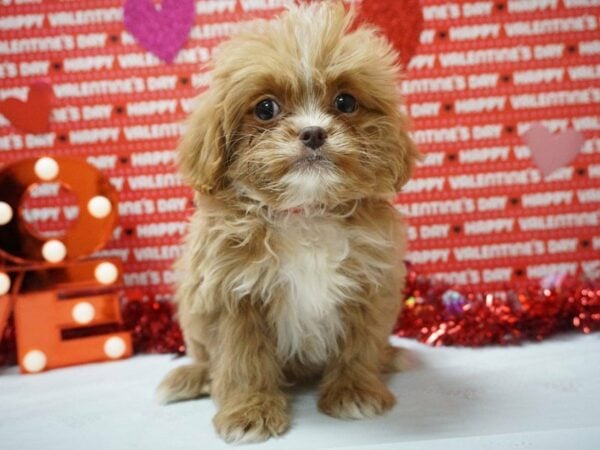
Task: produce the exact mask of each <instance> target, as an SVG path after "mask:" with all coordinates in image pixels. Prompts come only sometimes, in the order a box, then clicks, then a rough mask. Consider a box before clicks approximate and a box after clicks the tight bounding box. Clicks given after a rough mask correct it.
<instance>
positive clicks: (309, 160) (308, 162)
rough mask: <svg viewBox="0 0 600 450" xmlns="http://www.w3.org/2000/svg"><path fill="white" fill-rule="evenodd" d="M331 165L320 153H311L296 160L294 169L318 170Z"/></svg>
mask: <svg viewBox="0 0 600 450" xmlns="http://www.w3.org/2000/svg"><path fill="white" fill-rule="evenodd" d="M330 164H331V160H330V159H329V158H327V157H325V156H324V155H323V154H321V153H311V154H309V155H305V156H302V157H300V158H298V159H297V160H296V161H295V163H294V167H296V168H305V169H306V168H319V167H327V166H329V165H330Z"/></svg>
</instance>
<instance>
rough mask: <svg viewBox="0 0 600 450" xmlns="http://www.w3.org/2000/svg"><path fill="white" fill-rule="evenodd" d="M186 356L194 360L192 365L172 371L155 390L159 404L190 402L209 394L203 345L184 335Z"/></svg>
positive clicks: (208, 376) (207, 358)
mask: <svg viewBox="0 0 600 450" xmlns="http://www.w3.org/2000/svg"><path fill="white" fill-rule="evenodd" d="M185 342H186V349H187V354H188V356H191V357H192V358H193V359H194V362H193V363H192V364H188V365H185V366H180V367H177V368H175V369H173V370H172V371H171V372H169V374H167V376H166V377H165V378H164V379H163V381H162V382H161V383H160V385H159V386H158V388H157V389H156V400H157V401H158V402H159V403H163V404H166V403H173V402H178V401H181V400H191V399H194V398H198V397H202V396H204V395H209V394H210V365H209V356H208V352H207V351H206V348H205V346H204V345H203V344H201V343H199V342H197V341H195V340H194V339H192V338H191V337H190V336H188V335H187V334H185Z"/></svg>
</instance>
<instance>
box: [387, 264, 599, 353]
mask: <svg viewBox="0 0 600 450" xmlns="http://www.w3.org/2000/svg"><path fill="white" fill-rule="evenodd" d="M568 330H578V331H581V332H583V333H591V332H592V331H598V330H600V283H599V280H596V281H592V280H584V279H580V278H575V277H561V276H554V277H550V278H549V279H545V280H542V282H534V281H530V282H527V283H526V284H524V285H522V287H519V288H516V289H511V288H507V289H506V290H504V291H501V292H496V293H482V292H478V291H476V290H474V289H470V290H469V289H467V290H464V291H459V290H458V289H453V288H452V287H451V286H449V285H447V284H445V283H443V282H439V281H435V280H434V279H432V278H428V277H424V276H422V275H419V274H417V273H416V272H414V271H413V270H409V274H408V277H407V286H406V290H405V300H404V308H403V310H402V313H401V314H400V317H399V318H398V322H397V325H396V334H397V335H398V336H401V337H409V338H414V339H418V340H419V341H421V342H425V343H427V344H430V345H460V346H471V347H478V346H482V345H488V344H502V345H506V344H516V343H519V342H521V341H523V340H537V341H540V340H542V339H544V338H546V337H547V336H549V335H551V334H554V333H558V332H561V331H568Z"/></svg>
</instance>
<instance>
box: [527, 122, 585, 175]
mask: <svg viewBox="0 0 600 450" xmlns="http://www.w3.org/2000/svg"><path fill="white" fill-rule="evenodd" d="M523 141H525V143H526V144H527V146H528V147H529V148H530V149H531V159H533V162H534V163H535V165H536V166H537V167H538V169H539V170H540V172H542V175H544V176H545V177H547V176H548V175H550V174H551V173H552V172H554V171H555V170H558V169H560V168H561V167H564V166H567V165H569V164H570V163H571V162H573V160H575V158H577V155H578V154H579V150H581V147H583V144H584V142H585V138H584V137H583V135H582V134H581V133H580V132H579V131H575V130H567V131H562V132H560V133H555V134H552V133H550V131H549V130H548V129H547V128H546V127H545V126H543V125H541V124H539V123H536V124H534V125H532V126H531V127H530V128H529V129H528V130H527V131H526V132H525V133H524V134H523Z"/></svg>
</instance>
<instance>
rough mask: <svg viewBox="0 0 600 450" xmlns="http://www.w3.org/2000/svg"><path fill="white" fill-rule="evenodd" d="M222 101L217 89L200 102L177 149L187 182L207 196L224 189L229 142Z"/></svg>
mask: <svg viewBox="0 0 600 450" xmlns="http://www.w3.org/2000/svg"><path fill="white" fill-rule="evenodd" d="M219 98H220V97H219V90H218V89H215V88H213V89H209V90H208V91H206V92H205V93H204V94H203V95H202V96H201V97H200V98H199V99H198V104H197V106H196V109H195V111H194V112H193V113H192V115H191V116H190V118H189V119H188V121H187V127H186V131H185V134H184V136H183V139H182V140H181V142H180V144H179V146H178V148H177V152H178V165H179V170H180V172H181V173H182V174H183V177H184V179H185V180H186V181H187V182H188V183H189V184H190V185H191V186H192V187H193V188H194V189H196V190H197V191H199V192H201V193H204V194H211V193H214V192H216V191H217V190H218V189H219V188H220V187H222V185H223V176H224V172H225V160H226V155H225V147H226V138H225V131H224V129H223V106H222V104H221V102H220V101H219Z"/></svg>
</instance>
